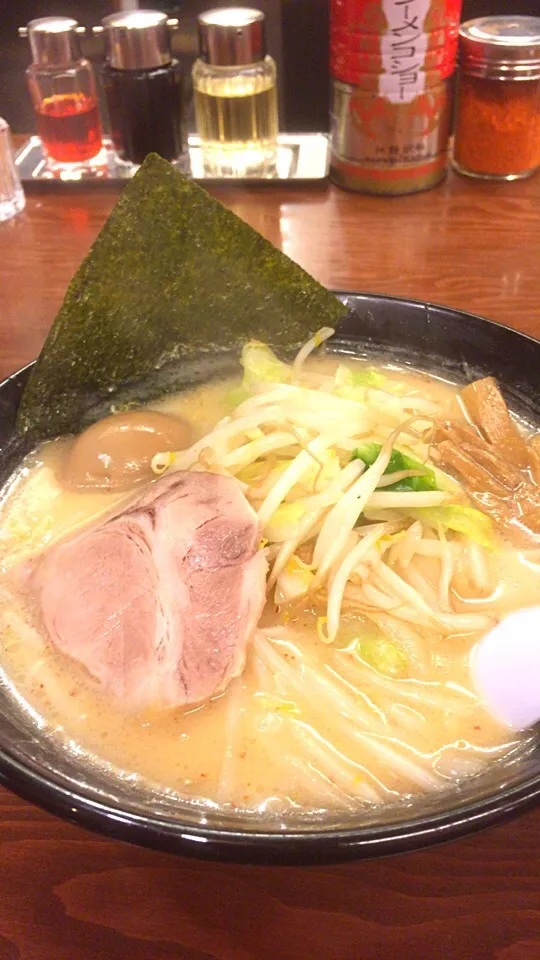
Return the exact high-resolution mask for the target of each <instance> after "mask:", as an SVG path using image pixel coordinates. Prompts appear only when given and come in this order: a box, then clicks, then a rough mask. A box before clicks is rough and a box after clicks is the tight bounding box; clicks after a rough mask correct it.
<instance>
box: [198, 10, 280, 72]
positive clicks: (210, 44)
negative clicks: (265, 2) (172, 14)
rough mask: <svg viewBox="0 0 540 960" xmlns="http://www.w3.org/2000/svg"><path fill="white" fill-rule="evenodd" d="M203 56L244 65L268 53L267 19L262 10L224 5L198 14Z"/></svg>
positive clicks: (215, 61)
mask: <svg viewBox="0 0 540 960" xmlns="http://www.w3.org/2000/svg"><path fill="white" fill-rule="evenodd" d="M197 19H198V22H199V44H200V52H201V57H202V58H203V60H206V61H207V63H211V64H214V65H215V66H219V67H234V66H243V65H245V64H249V63H256V62H257V61H258V60H263V59H264V56H265V54H266V43H265V32H264V30H265V26H264V24H265V20H264V13H262V11H261V10H252V9H250V8H249V7H220V8H216V9H214V10H206V11H205V12H204V13H200V14H199V16H198V18H197Z"/></svg>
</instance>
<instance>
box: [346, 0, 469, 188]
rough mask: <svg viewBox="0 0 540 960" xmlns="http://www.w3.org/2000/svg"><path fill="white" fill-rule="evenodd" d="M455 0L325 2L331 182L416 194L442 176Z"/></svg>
mask: <svg viewBox="0 0 540 960" xmlns="http://www.w3.org/2000/svg"><path fill="white" fill-rule="evenodd" d="M460 12H461V0H370V2H367V0H331V7H330V15H331V30H330V71H331V75H332V107H331V129H332V161H331V177H332V179H333V180H334V182H335V183H337V184H339V185H340V186H343V187H347V188H348V189H350V190H359V191H362V192H365V193H374V194H403V193H416V192H417V191H419V190H428V189H429V188H430V187H434V186H436V184H438V183H440V181H441V180H442V179H443V178H444V176H445V174H446V169H447V162H448V155H447V150H448V140H449V134H450V125H451V117H452V105H453V73H454V71H455V60H456V51H457V36H458V26H459V17H460Z"/></svg>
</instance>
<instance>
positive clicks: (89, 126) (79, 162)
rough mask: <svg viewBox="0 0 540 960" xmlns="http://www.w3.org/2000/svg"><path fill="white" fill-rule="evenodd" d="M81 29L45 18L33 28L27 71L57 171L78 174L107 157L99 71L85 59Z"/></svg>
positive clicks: (66, 20) (40, 126) (47, 149)
mask: <svg viewBox="0 0 540 960" xmlns="http://www.w3.org/2000/svg"><path fill="white" fill-rule="evenodd" d="M78 30H79V27H78V24H77V21H76V20H72V19H71V18H70V17H41V18H40V19H39V20H31V21H30V23H29V24H28V27H27V35H28V39H29V41H30V49H31V51H32V60H33V63H32V64H31V66H30V67H28V69H27V71H26V78H27V82H28V88H29V91H30V96H31V97H32V103H33V107H34V111H35V114H36V124H37V130H38V133H39V136H40V138H41V142H42V144H43V148H44V151H45V153H46V155H47V158H48V162H49V167H50V168H51V169H55V168H56V167H58V168H67V170H66V171H65V172H67V171H70V172H71V173H72V174H74V173H75V172H76V171H77V170H78V171H79V172H80V173H82V172H83V170H84V169H85V168H86V167H87V166H88V165H89V164H90V163H91V161H93V160H95V158H96V157H98V155H99V154H100V153H101V149H102V140H101V121H100V117H99V106H98V99H97V96H96V86H95V78H94V70H93V67H92V64H91V63H90V62H89V61H88V60H86V59H84V57H82V55H81V51H80V46H79V36H78Z"/></svg>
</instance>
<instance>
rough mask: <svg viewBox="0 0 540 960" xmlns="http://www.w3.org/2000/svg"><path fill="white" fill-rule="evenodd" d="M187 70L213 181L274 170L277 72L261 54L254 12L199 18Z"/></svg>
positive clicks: (225, 11) (260, 18)
mask: <svg viewBox="0 0 540 960" xmlns="http://www.w3.org/2000/svg"><path fill="white" fill-rule="evenodd" d="M198 20H199V43H200V58H199V59H198V60H196V61H195V64H194V66H193V72H192V77H193V94H194V100H195V118H196V124H197V132H198V134H199V136H200V138H201V147H202V150H203V156H204V165H205V167H206V169H207V170H210V171H211V172H212V173H213V174H214V175H216V176H249V175H253V174H257V173H263V174H264V171H265V169H266V168H268V167H269V166H271V165H272V164H274V165H275V161H276V151H277V137H278V127H279V122H278V104H277V71H276V64H275V62H274V60H273V59H272V57H270V56H269V55H268V54H267V53H266V44H265V18H264V14H263V13H262V12H261V11H260V10H251V9H249V8H248V7H225V8H220V9H215V10H207V11H206V12H205V13H202V14H200V15H199V18H198Z"/></svg>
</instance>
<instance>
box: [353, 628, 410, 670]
mask: <svg viewBox="0 0 540 960" xmlns="http://www.w3.org/2000/svg"><path fill="white" fill-rule="evenodd" d="M356 653H357V655H358V656H359V657H360V659H361V660H363V661H364V663H367V665H368V666H369V667H373V669H374V670H377V671H378V673H383V674H385V675H386V676H388V677H395V678H397V679H400V678H403V677H406V676H407V673H408V669H407V668H408V660H407V657H406V655H405V654H404V653H403V651H402V650H400V649H399V647H398V646H397V645H396V644H395V643H391V642H390V640H387V639H386V637H362V639H360V640H358V643H357V644H356Z"/></svg>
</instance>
